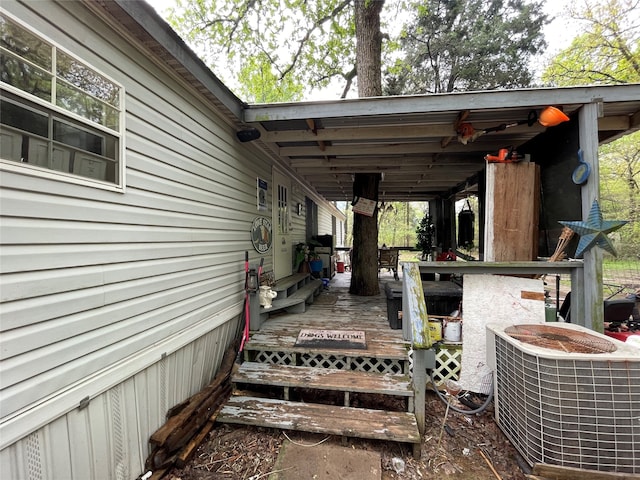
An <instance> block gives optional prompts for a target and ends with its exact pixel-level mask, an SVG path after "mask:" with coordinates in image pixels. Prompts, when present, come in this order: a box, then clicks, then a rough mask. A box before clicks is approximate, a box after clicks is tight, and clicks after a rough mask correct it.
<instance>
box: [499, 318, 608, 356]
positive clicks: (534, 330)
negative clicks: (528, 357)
mask: <svg viewBox="0 0 640 480" xmlns="http://www.w3.org/2000/svg"><path fill="white" fill-rule="evenodd" d="M504 333H506V334H507V335H509V336H510V337H511V338H515V339H516V340H520V341H521V342H524V343H528V344H530V345H535V346H536V347H542V348H549V349H551V350H559V351H561V352H567V353H611V352H615V351H616V346H615V345H614V344H613V343H612V342H610V341H608V340H606V339H603V338H599V337H596V336H595V335H591V334H590V333H586V332H580V331H574V330H567V329H565V328H560V327H555V326H552V325H541V324H538V325H535V324H534V325H513V326H511V327H507V328H505V330H504Z"/></svg>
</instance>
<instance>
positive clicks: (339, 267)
mask: <svg viewBox="0 0 640 480" xmlns="http://www.w3.org/2000/svg"><path fill="white" fill-rule="evenodd" d="M336 271H337V272H338V273H344V262H336Z"/></svg>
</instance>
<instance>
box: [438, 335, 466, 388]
mask: <svg viewBox="0 0 640 480" xmlns="http://www.w3.org/2000/svg"><path fill="white" fill-rule="evenodd" d="M461 366H462V345H446V344H441V345H439V346H438V347H437V349H436V368H435V371H434V372H433V378H434V380H435V381H436V383H437V384H438V385H439V384H440V383H442V382H444V381H445V380H447V379H449V378H450V379H452V380H458V377H459V376H460V367H461Z"/></svg>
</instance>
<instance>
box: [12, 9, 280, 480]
mask: <svg viewBox="0 0 640 480" xmlns="http://www.w3.org/2000/svg"><path fill="white" fill-rule="evenodd" d="M2 6H3V8H5V9H7V10H8V11H9V12H10V13H12V14H14V15H16V16H18V17H20V18H23V19H25V20H26V21H28V22H29V23H30V24H31V25H33V26H34V28H36V29H37V30H38V31H40V32H41V33H42V34H44V35H46V36H47V37H48V38H50V39H51V40H53V41H55V42H56V43H58V44H59V45H61V46H62V47H64V48H67V49H69V50H71V51H73V52H75V53H76V54H78V55H79V56H80V57H81V58H83V59H84V60H85V61H87V62H88V63H89V64H91V65H93V66H94V67H96V68H98V69H100V70H102V71H103V72H104V73H106V74H107V75H109V76H111V77H112V78H114V79H116V80H117V81H118V82H120V83H121V84H122V85H124V87H125V91H126V125H127V131H126V138H125V141H126V147H127V152H126V159H125V160H126V165H127V176H126V180H127V181H126V190H125V193H118V192H113V191H106V190H99V189H94V188H90V187H87V186H80V185H74V184H69V183H65V182H62V181H58V180H56V179H47V178H41V177H33V176H30V175H28V173H26V172H25V174H21V173H18V172H15V171H13V172H3V174H2V175H1V176H0V187H1V189H0V216H1V218H0V222H1V226H0V247H1V248H2V261H1V262H0V268H1V271H2V275H1V276H0V300H1V301H2V305H1V306H0V308H1V309H2V310H1V311H2V322H1V323H0V330H2V340H1V341H2V345H1V348H0V375H1V376H2V387H1V390H0V405H1V406H0V417H1V418H0V449H1V450H0V464H1V466H0V473H1V474H2V475H1V476H2V478H51V479H59V478H82V479H92V478H109V479H112V478H117V479H119V478H134V477H135V476H137V475H139V474H140V473H141V472H142V468H143V462H144V459H145V458H146V455H147V454H148V445H147V441H148V438H149V435H150V434H151V433H152V432H153V431H154V430H155V429H157V428H158V427H159V426H160V425H161V424H162V423H163V422H164V415H165V413H166V411H167V409H168V408H169V407H171V406H172V405H175V404H176V403H178V402H180V401H182V400H184V399H185V398H186V397H188V396H189V395H192V394H193V393H195V392H197V391H198V390H199V389H200V388H201V387H202V386H203V385H204V384H206V383H207V382H208V381H210V380H211V378H212V377H213V376H214V374H215V372H216V370H217V368H218V366H219V363H220V360H221V357H222V353H223V352H224V349H225V347H226V345H228V343H229V342H230V341H231V340H232V339H233V338H234V337H235V335H236V330H237V328H238V319H239V314H240V311H241V308H242V299H243V295H242V293H243V292H242V288H243V283H244V263H243V262H244V251H245V250H247V251H250V252H251V257H252V258H251V260H252V262H255V261H256V259H257V254H256V253H255V252H253V249H252V247H251V244H250V241H249V235H248V231H249V225H250V223H251V220H252V219H253V218H254V217H255V216H257V214H258V212H257V208H256V191H255V188H256V187H255V182H256V180H255V179H256V177H258V176H260V177H262V178H270V171H271V164H270V162H269V160H268V159H267V158H266V157H265V156H264V155H262V154H261V153H260V152H259V151H258V150H257V149H256V147H255V146H252V145H244V144H240V143H239V142H237V140H236V138H235V130H234V128H233V127H232V126H231V125H230V123H229V121H228V120H226V119H224V118H222V117H220V116H219V115H218V114H217V113H216V111H215V108H213V107H212V105H210V104H208V103H206V102H205V101H203V99H202V98H201V97H200V96H199V95H198V94H197V93H196V92H192V91H189V90H188V89H187V88H185V87H184V86H183V85H182V84H180V83H179V82H177V81H175V80H174V79H172V78H171V77H169V76H167V75H166V71H165V70H164V68H165V67H164V66H162V65H156V64H154V63H153V62H152V60H151V56H150V55H148V53H147V52H145V51H143V50H142V49H141V48H139V47H138V46H131V45H130V44H129V43H128V41H127V40H125V39H124V38H122V37H120V36H119V35H117V34H115V33H114V32H113V31H112V30H111V29H110V28H109V27H108V26H107V25H106V24H104V23H102V22H101V21H100V20H99V18H98V17H97V16H96V15H95V14H94V13H93V12H90V11H88V10H86V9H85V6H84V4H83V3H81V2H73V3H65V2H61V3H55V2H48V1H43V2H24V3H20V2H14V1H7V2H3V5H2ZM83 22H84V23H83ZM70 26H72V28H71V27H70ZM165 354H166V356H163V355H165ZM86 397H89V398H90V403H89V405H88V406H87V407H86V408H83V409H79V408H78V405H79V404H80V401H81V400H82V399H84V398H86Z"/></svg>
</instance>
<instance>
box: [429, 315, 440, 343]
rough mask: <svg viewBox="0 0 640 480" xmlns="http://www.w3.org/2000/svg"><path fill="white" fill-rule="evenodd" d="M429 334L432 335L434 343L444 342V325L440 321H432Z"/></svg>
mask: <svg viewBox="0 0 640 480" xmlns="http://www.w3.org/2000/svg"><path fill="white" fill-rule="evenodd" d="M429 334H430V335H431V340H433V341H434V342H439V341H440V340H442V324H441V323H440V321H438V320H430V321H429Z"/></svg>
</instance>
